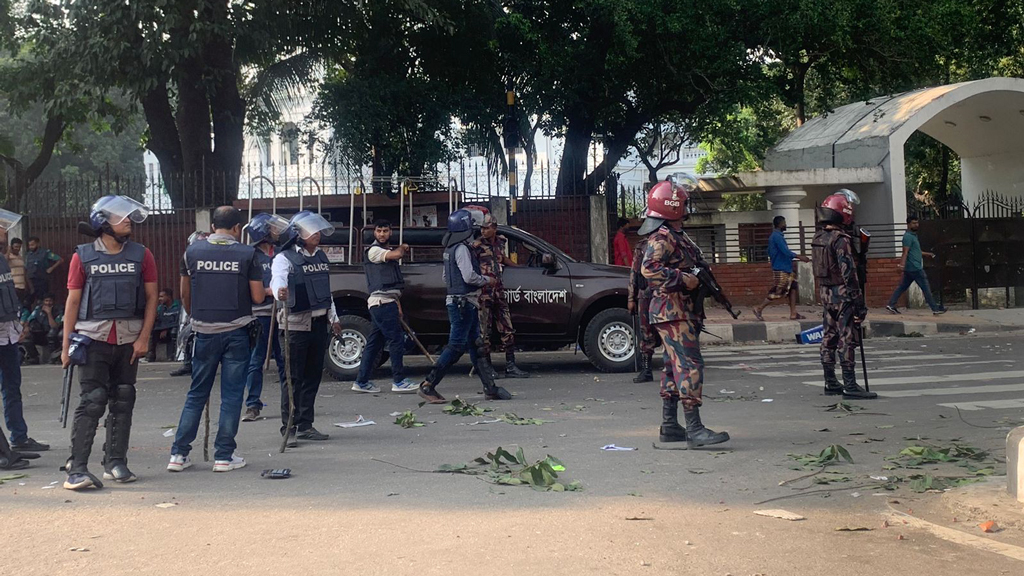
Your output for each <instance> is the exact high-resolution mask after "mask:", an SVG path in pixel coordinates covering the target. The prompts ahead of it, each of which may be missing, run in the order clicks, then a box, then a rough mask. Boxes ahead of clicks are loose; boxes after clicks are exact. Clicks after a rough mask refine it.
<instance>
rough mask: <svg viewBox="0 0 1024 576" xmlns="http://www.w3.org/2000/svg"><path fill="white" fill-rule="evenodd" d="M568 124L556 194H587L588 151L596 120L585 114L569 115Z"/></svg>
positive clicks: (559, 166)
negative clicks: (585, 177)
mask: <svg viewBox="0 0 1024 576" xmlns="http://www.w3.org/2000/svg"><path fill="white" fill-rule="evenodd" d="M567 124H568V129H567V130H566V133H565V147H564V148H563V149H562V161H561V162H559V165H558V182H557V183H556V184H555V196H576V195H583V194H587V189H586V187H585V185H584V176H585V175H586V173H587V152H588V150H589V149H590V142H591V140H592V135H593V133H594V120H593V119H592V118H590V117H588V116H586V115H584V114H576V115H570V116H569V121H568V123H567Z"/></svg>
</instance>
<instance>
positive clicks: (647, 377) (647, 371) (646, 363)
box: [633, 354, 654, 384]
mask: <svg viewBox="0 0 1024 576" xmlns="http://www.w3.org/2000/svg"><path fill="white" fill-rule="evenodd" d="M651 361H652V358H651V355H650V354H644V355H643V356H641V357H640V373H639V374H637V375H636V376H635V377H634V378H633V382H635V383H637V384H640V383H642V382H652V381H654V374H653V373H651Z"/></svg>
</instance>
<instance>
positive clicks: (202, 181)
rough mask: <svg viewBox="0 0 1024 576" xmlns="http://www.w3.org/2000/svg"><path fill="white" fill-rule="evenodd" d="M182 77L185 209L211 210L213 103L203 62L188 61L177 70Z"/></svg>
mask: <svg viewBox="0 0 1024 576" xmlns="http://www.w3.org/2000/svg"><path fill="white" fill-rule="evenodd" d="M176 70H177V73H178V79H177V83H176V84H177V89H178V90H177V96H178V98H177V99H178V108H177V111H176V112H175V123H176V124H177V126H178V137H179V140H180V142H181V157H182V169H183V172H184V173H183V175H182V176H183V178H184V193H183V195H182V198H183V202H184V206H188V207H193V206H195V207H199V206H210V205H211V203H210V197H211V192H212V189H211V181H210V179H209V178H208V177H207V170H208V169H209V168H210V167H212V164H213V162H212V161H211V162H209V165H208V163H207V161H208V160H210V158H209V157H210V155H211V154H210V153H211V152H212V150H211V142H210V131H211V130H212V129H213V128H212V124H211V121H210V101H209V100H208V99H207V96H206V94H205V93H204V91H203V85H204V79H203V75H202V61H201V60H200V59H199V58H198V57H194V58H188V59H186V60H185V61H183V62H181V63H179V64H178V66H177V67H176Z"/></svg>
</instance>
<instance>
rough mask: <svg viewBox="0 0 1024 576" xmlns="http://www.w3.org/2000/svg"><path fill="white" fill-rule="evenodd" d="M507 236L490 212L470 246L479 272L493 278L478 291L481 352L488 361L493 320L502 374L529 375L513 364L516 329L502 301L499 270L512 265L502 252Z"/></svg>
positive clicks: (503, 293)
mask: <svg viewBox="0 0 1024 576" xmlns="http://www.w3.org/2000/svg"><path fill="white" fill-rule="evenodd" d="M506 243H508V239H507V238H505V237H504V236H499V235H498V221H497V220H495V219H494V216H492V215H491V214H490V213H488V214H484V215H483V222H482V223H481V226H480V237H479V238H477V240H476V241H475V242H473V244H471V245H470V248H471V249H472V251H473V253H474V254H475V255H476V257H477V260H478V261H479V262H480V274H481V275H482V276H484V277H486V278H494V280H495V282H494V283H493V284H489V285H487V286H484V287H483V288H482V289H481V290H480V338H481V339H482V340H483V346H482V347H481V348H480V352H481V353H482V354H484V355H485V356H487V359H488V362H490V354H491V325H492V322H493V323H494V325H495V326H496V327H497V329H498V334H499V335H500V336H501V345H502V348H504V349H505V377H506V378H529V377H530V374H529V373H528V372H524V371H522V370H520V369H519V367H518V366H516V348H515V345H516V341H515V334H516V331H515V328H513V327H512V315H511V314H509V311H508V301H507V300H505V286H504V285H503V284H502V283H501V271H502V269H503V268H504V267H505V266H515V264H513V263H512V261H511V260H510V259H509V257H508V256H506V255H505V244H506Z"/></svg>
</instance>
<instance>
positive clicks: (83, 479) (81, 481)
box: [64, 472, 103, 490]
mask: <svg viewBox="0 0 1024 576" xmlns="http://www.w3.org/2000/svg"><path fill="white" fill-rule="evenodd" d="M64 487H65V488H67V489H68V490H85V489H86V488H103V482H100V479H99V478H97V477H95V476H93V475H92V474H90V473H88V472H73V473H71V474H68V479H67V480H65V481H64Z"/></svg>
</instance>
